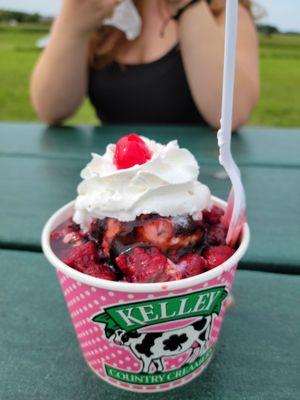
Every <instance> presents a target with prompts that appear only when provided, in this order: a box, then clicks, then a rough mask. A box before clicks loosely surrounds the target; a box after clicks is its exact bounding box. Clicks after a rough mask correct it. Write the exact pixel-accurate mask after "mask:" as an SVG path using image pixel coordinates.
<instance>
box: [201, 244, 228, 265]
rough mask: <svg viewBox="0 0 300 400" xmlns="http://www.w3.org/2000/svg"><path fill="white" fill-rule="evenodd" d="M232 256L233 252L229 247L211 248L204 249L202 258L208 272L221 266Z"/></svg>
mask: <svg viewBox="0 0 300 400" xmlns="http://www.w3.org/2000/svg"><path fill="white" fill-rule="evenodd" d="M233 254H234V250H233V249H232V248H231V247H229V246H211V247H208V248H207V249H205V251H204V253H203V257H204V258H205V260H206V263H207V264H206V268H207V269H208V270H210V269H213V268H215V267H217V266H218V265H221V264H222V263H223V262H225V261H226V260H228V258H230V257H231V256H232V255H233Z"/></svg>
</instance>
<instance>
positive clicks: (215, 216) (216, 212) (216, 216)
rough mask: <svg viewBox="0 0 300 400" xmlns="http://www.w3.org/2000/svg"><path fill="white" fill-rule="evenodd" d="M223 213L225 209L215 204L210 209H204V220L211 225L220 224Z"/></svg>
mask: <svg viewBox="0 0 300 400" xmlns="http://www.w3.org/2000/svg"><path fill="white" fill-rule="evenodd" d="M223 215H224V210H222V208H220V207H217V206H213V207H212V209H211V210H210V211H207V210H205V211H203V220H204V222H206V223H208V224H210V225H214V224H219V223H220V222H221V217H222V216H223Z"/></svg>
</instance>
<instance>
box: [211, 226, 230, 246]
mask: <svg viewBox="0 0 300 400" xmlns="http://www.w3.org/2000/svg"><path fill="white" fill-rule="evenodd" d="M226 232H227V230H226V228H225V226H224V225H223V224H216V225H211V226H210V227H209V228H208V231H207V242H208V243H209V244H210V245H212V246H217V245H223V244H226Z"/></svg>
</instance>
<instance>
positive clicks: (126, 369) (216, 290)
mask: <svg viewBox="0 0 300 400" xmlns="http://www.w3.org/2000/svg"><path fill="white" fill-rule="evenodd" d="M213 201H214V204H216V205H218V206H221V207H223V208H224V207H225V206H226V203H225V202H223V201H222V200H220V199H217V198H213ZM73 205H74V202H71V203H69V204H67V205H66V206H64V207H63V208H61V209H60V210H58V211H57V212H56V213H55V214H54V215H53V216H52V217H51V218H50V219H49V221H48V222H47V224H46V225H45V227H44V230H43V234H42V247H43V251H44V253H45V255H46V257H47V259H48V260H49V261H50V263H51V264H52V265H53V266H54V267H55V268H56V271H57V275H58V279H59V282H60V285H61V288H62V292H63V294H64V296H65V299H66V303H67V306H68V309H69V312H70V315H71V319H72V322H73V325H74V329H75V332H76V335H77V338H78V341H79V343H80V346H81V349H82V353H83V355H84V358H85V359H86V361H87V363H88V365H89V367H90V368H91V369H92V370H93V371H94V372H95V373H96V374H97V375H98V376H99V377H101V378H102V379H103V380H105V381H106V382H108V383H110V384H112V385H114V386H117V387H119V388H122V389H127V390H131V391H135V392H149V393H151V392H155V391H158V392H161V391H164V390H169V389H172V388H175V387H178V386H181V385H183V384H185V383H187V382H189V381H190V380H192V379H193V378H195V377H196V376H198V375H200V374H201V373H202V371H203V370H204V369H205V368H206V367H207V365H208V364H209V362H210V361H211V359H212V355H213V353H214V351H215V347H216V344H217V340H218V336H219V333H220V329H221V325H222V321H223V318H224V314H225V310H226V303H227V302H228V298H229V295H230V292H231V287H232V284H233V280H234V277H235V273H236V268H237V264H238V262H239V260H240V259H241V257H242V256H243V255H244V253H245V251H246V249H247V247H248V244H249V238H250V233H249V227H248V225H247V224H245V225H244V227H243V232H242V238H241V243H240V246H239V248H238V249H237V250H236V252H235V253H234V255H233V256H232V257H231V258H230V259H228V260H227V261H226V262H224V263H223V264H222V265H220V266H218V267H216V268H214V269H212V270H210V271H208V272H205V273H203V274H201V275H197V276H194V277H191V278H188V279H183V280H179V281H172V282H160V283H140V284H136V283H126V282H112V281H108V280H103V279H99V278H95V277H92V276H89V275H85V274H83V273H81V272H78V271H76V270H74V269H72V268H70V267H69V266H67V265H66V264H64V263H63V262H62V261H60V260H59V259H58V258H57V257H56V255H55V254H54V253H53V251H52V250H51V247H50V234H51V232H52V231H53V230H54V229H55V228H56V227H57V226H58V225H60V224H61V223H63V222H64V221H66V220H67V219H68V218H69V217H71V216H72V214H73Z"/></svg>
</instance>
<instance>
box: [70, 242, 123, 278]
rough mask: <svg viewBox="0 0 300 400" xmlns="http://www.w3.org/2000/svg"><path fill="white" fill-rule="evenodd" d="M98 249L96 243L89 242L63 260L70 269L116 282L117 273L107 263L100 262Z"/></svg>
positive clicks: (76, 248) (74, 249)
mask: <svg viewBox="0 0 300 400" xmlns="http://www.w3.org/2000/svg"><path fill="white" fill-rule="evenodd" d="M97 259H98V254H97V247H96V245H95V243H94V242H92V241H89V242H86V243H84V244H82V245H80V246H77V247H74V248H73V249H72V250H71V251H70V253H69V254H68V255H67V257H66V258H65V259H64V260H63V262H64V263H65V264H67V265H68V266H69V267H72V268H74V269H76V270H77V271H79V272H83V273H85V274H88V275H92V276H95V277H97V278H102V279H108V280H116V275H115V273H114V272H113V271H112V270H111V269H110V268H109V265H108V264H107V263H102V264H101V263H99V262H98V260H97Z"/></svg>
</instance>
